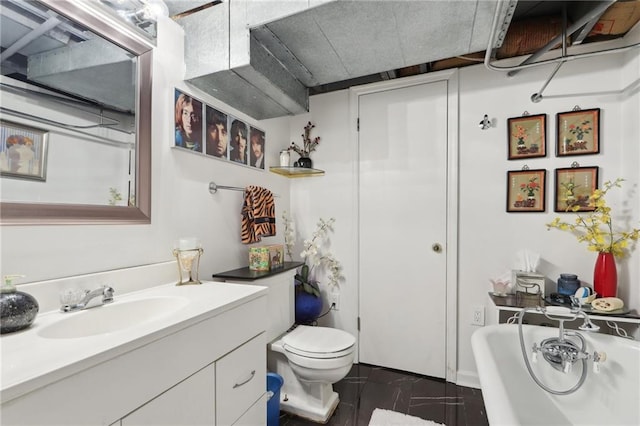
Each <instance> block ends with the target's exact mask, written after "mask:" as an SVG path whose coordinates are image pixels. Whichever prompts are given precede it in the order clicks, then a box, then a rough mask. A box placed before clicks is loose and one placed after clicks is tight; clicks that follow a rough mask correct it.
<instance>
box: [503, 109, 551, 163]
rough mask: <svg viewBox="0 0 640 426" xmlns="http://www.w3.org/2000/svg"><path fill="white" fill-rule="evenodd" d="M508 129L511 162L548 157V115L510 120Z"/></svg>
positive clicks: (526, 116)
mask: <svg viewBox="0 0 640 426" xmlns="http://www.w3.org/2000/svg"><path fill="white" fill-rule="evenodd" d="M507 129H508V132H509V134H508V141H509V160H517V159H519V158H534V157H545V156H546V155H547V137H546V136H547V114H537V115H525V116H522V117H513V118H509V119H508V120H507Z"/></svg>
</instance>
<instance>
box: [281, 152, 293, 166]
mask: <svg viewBox="0 0 640 426" xmlns="http://www.w3.org/2000/svg"><path fill="white" fill-rule="evenodd" d="M290 161H291V153H290V152H289V150H287V149H283V150H282V151H280V167H289V162H290Z"/></svg>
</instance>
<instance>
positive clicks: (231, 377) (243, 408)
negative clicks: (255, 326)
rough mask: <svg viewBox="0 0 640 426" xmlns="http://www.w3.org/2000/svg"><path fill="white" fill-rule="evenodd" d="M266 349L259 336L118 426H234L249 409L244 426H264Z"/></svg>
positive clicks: (126, 418)
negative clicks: (251, 410)
mask: <svg viewBox="0 0 640 426" xmlns="http://www.w3.org/2000/svg"><path fill="white" fill-rule="evenodd" d="M265 345H266V342H265V339H264V333H261V334H260V335H258V336H257V337H254V338H253V339H251V340H250V341H249V342H247V343H245V344H244V345H242V346H240V347H239V348H237V349H235V350H234V351H232V352H230V353H228V354H227V355H225V356H224V357H222V358H220V359H219V360H217V361H216V362H214V363H211V364H209V365H208V366H206V367H205V368H203V369H202V370H200V371H198V372H196V373H194V374H193V375H192V376H190V377H188V378H186V379H185V380H183V381H182V382H180V383H178V384H177V385H175V386H174V387H172V388H170V389H169V390H167V391H166V392H164V393H162V394H161V395H159V396H158V397H157V398H155V399H153V400H151V401H150V402H148V403H147V404H145V405H143V406H142V407H140V408H138V409H137V410H135V411H134V412H133V413H131V414H129V415H128V416H126V417H125V418H123V419H122V421H121V423H120V425H121V426H164V425H166V426H175V425H218V426H222V425H235V424H237V422H238V420H239V419H240V418H241V417H242V416H243V415H244V414H245V412H249V411H250V410H249V409H250V408H254V411H255V413H254V412H250V413H248V416H250V417H249V418H250V419H251V423H248V424H251V425H259V424H265V421H266V420H265V419H266V401H263V398H262V396H263V395H264V394H265V390H266V367H265V366H266V362H267V361H266V356H265V350H264V348H265ZM261 402H262V403H261ZM254 406H255V407H254Z"/></svg>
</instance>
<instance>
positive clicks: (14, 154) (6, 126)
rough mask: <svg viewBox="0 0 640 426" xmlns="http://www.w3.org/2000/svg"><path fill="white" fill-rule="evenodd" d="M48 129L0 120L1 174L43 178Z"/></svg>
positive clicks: (44, 176) (43, 179)
mask: <svg viewBox="0 0 640 426" xmlns="http://www.w3.org/2000/svg"><path fill="white" fill-rule="evenodd" d="M48 139H49V133H48V132H47V131H45V130H42V129H37V128H34V127H29V126H24V125H22V124H17V123H12V122H9V121H4V120H0V175H2V176H6V177H12V178H19V179H32V180H40V181H46V175H47V142H48Z"/></svg>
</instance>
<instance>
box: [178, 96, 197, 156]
mask: <svg viewBox="0 0 640 426" xmlns="http://www.w3.org/2000/svg"><path fill="white" fill-rule="evenodd" d="M202 105H203V104H202V102H201V101H199V100H198V99H196V98H194V97H193V96H191V95H189V94H187V93H184V92H182V91H180V90H178V89H175V96H174V129H173V130H174V135H175V146H177V147H180V148H185V149H188V150H191V151H195V152H202Z"/></svg>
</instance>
